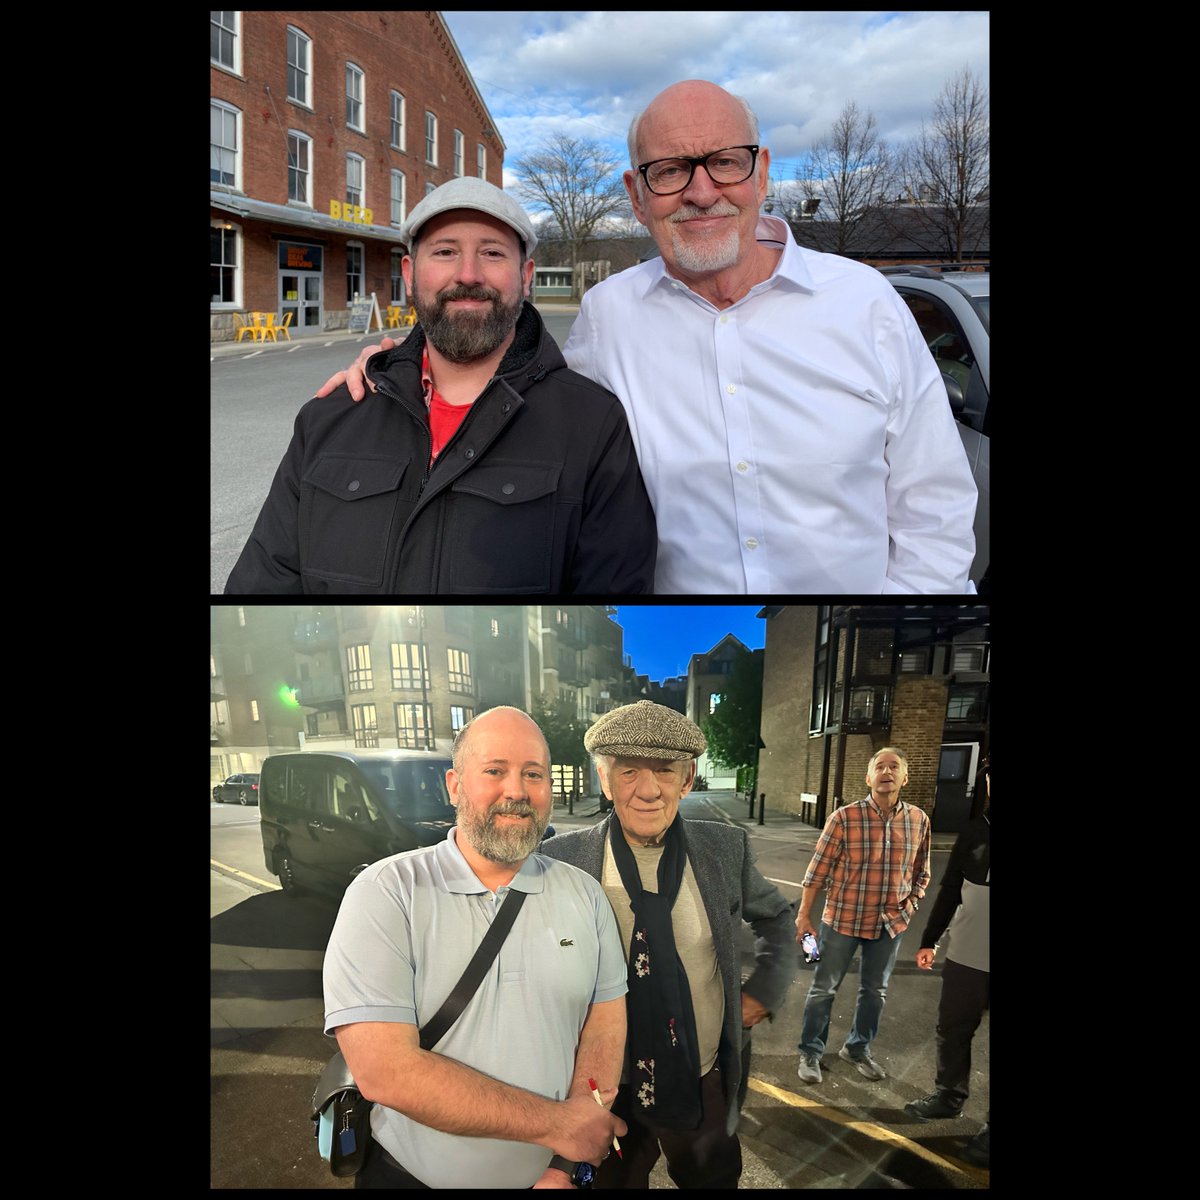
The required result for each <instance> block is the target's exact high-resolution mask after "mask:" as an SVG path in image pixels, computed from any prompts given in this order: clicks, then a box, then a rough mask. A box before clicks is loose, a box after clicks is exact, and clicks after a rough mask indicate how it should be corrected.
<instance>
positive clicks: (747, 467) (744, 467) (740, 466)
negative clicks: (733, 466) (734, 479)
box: [737, 462, 750, 471]
mask: <svg viewBox="0 0 1200 1200" xmlns="http://www.w3.org/2000/svg"><path fill="white" fill-rule="evenodd" d="M737 469H738V470H739V471H748V470H750V464H749V463H748V462H740V463H738V465H737Z"/></svg>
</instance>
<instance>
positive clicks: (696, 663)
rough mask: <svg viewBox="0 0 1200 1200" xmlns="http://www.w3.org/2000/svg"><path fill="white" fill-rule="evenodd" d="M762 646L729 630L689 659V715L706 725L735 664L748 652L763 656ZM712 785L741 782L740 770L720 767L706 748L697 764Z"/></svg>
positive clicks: (733, 785) (700, 723) (719, 786)
mask: <svg viewBox="0 0 1200 1200" xmlns="http://www.w3.org/2000/svg"><path fill="white" fill-rule="evenodd" d="M762 654H763V652H762V651H761V650H751V649H749V648H748V647H747V646H746V644H745V642H743V641H742V640H741V639H740V638H737V637H734V635H733V634H732V633H728V634H726V635H725V636H724V637H723V638H722V639H721V640H720V641H719V642H718V643H717V644H716V645H715V646H714V647H713V648H712V649H711V650H709V651H708V653H707V654H693V655H692V657H691V659H690V660H689V662H688V675H687V715H688V718H689V719H690V720H692V721H695V723H696V724H697V725H700V726H701V727H703V725H704V720H705V718H706V717H708V716H709V715H710V714H711V713H712V711H713V709H715V708H716V706H717V705H718V704H719V703H720V702H721V693H722V692H725V691H727V690H728V687H729V676H730V675H731V674H732V672H733V668H734V664H735V663H736V662H737V660H738V659H739V658H742V657H744V656H746V655H751V656H753V657H758V658H761V657H762ZM696 773H697V774H698V775H702V776H703V777H704V778H705V780H706V781H707V783H708V786H709V788H710V789H719V788H733V787H736V786H737V772H736V771H733V770H730V769H729V768H728V767H719V766H717V764H716V763H714V762H713V761H712V759H711V758H710V757H709V755H708V751H707V750H706V751H705V752H704V753H703V754H702V755H701V756H700V761H699V764H698V765H697V767H696Z"/></svg>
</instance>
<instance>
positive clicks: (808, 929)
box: [796, 746, 931, 1083]
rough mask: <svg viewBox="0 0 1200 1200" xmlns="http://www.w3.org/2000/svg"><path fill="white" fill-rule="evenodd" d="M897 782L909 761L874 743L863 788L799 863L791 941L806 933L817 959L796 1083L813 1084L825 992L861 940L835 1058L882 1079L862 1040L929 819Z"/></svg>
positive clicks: (898, 933) (915, 895) (872, 1024)
mask: <svg viewBox="0 0 1200 1200" xmlns="http://www.w3.org/2000/svg"><path fill="white" fill-rule="evenodd" d="M906 783H908V759H907V758H905V756H904V755H903V754H902V753H901V752H900V751H899V750H897V749H896V748H895V747H894V746H885V747H884V748H883V749H882V750H878V751H876V753H875V755H874V756H873V757H872V759H871V761H870V763H869V764H868V765H867V786H868V787H869V788H870V790H871V794H870V795H869V796H868V797H867V798H866V799H865V800H859V801H858V802H857V803H854V804H846V805H843V806H842V807H841V808H838V809H835V810H834V812H833V814H832V815H831V816H830V818H829V820H828V821H826V822H825V828H824V830H823V831H822V833H821V837H820V839H819V840H818V842H817V849H816V852H815V853H814V854H813V857H812V862H810V863H809V864H808V872H807V873H806V874H805V876H804V893H803V897H802V899H801V901H800V908H799V911H798V912H797V913H796V941H797V942H799V941H800V940H801V939H802V938H803V937H804V935H805V934H806V933H811V934H813V935H814V936H815V937H817V944H818V948H819V950H820V955H821V957H820V960H819V962H818V963H817V967H816V972H815V974H814V976H813V981H812V986H811V987H810V988H809V989H808V999H807V1000H806V1001H805V1002H804V1024H803V1026H802V1028H801V1031H800V1065H799V1066H798V1067H797V1069H796V1073H797V1075H799V1077H800V1079H801V1080H802V1081H803V1082H804V1083H820V1082H821V1055H822V1054H824V1053H825V1041H826V1039H827V1038H828V1037H829V1016H830V1013H831V1012H832V1011H833V998H834V996H835V995H836V994H837V990H838V988H839V987H840V986H841V982H842V980H843V979H844V978H845V976H846V972H847V971H848V970H849V968H850V962H851V960H852V959H853V958H854V954H855V952H856V951H857V950H858V948H859V947H860V946H861V947H862V960H861V963H860V966H859V986H858V1001H857V1003H856V1004H855V1006H854V1021H853V1023H852V1025H851V1031H850V1036H849V1037H848V1038H847V1039H846V1044H845V1045H844V1046H843V1047H842V1048H841V1050H839V1051H838V1058H843V1059H845V1060H846V1061H847V1062H852V1063H853V1064H854V1065H855V1066H856V1067H857V1068H858V1072H859V1074H860V1075H865V1076H866V1077H867V1078H868V1079H884V1078H886V1072H885V1071H884V1069H883V1068H882V1067H881V1066H880V1065H879V1064H878V1063H877V1062H876V1061H875V1059H874V1058H873V1057H872V1056H871V1042H872V1040H873V1039H874V1037H875V1035H876V1033H878V1032H879V1018H880V1017H881V1016H882V1015H883V1002H884V1000H885V999H886V997H887V985H888V979H889V978H890V977H891V974H892V968H893V967H894V966H895V964H896V954H897V952H898V951H899V949H900V939H901V937H902V935H903V933H904V931H905V930H906V929H907V928H908V923H909V921H910V920H911V919H912V916H913V913H915V912H916V910H917V901H918V900H921V899H923V898H924V896H925V889H926V888H927V887H928V886H929V835H930V828H931V827H930V823H929V818H928V817H927V816H926V815H925V813H923V812H922V811H921V810H920V809H919V808H916V807H914V806H913V805H911V804H906V803H904V801H902V800H901V799H900V789H901V788H902V787H904V785H905V784H906ZM826 886H828V888H829V896H828V898H827V900H826V902H825V911H824V913H823V914H822V916H821V928H820V932H819V934H818V931H817V928H816V926H815V925H814V924H813V922H812V915H811V914H812V908H813V903H814V902H815V900H816V898H817V894H818V893H819V892H820V891H822V890H823V889H824V888H825V887H826Z"/></svg>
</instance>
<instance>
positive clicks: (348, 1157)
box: [312, 888, 526, 1177]
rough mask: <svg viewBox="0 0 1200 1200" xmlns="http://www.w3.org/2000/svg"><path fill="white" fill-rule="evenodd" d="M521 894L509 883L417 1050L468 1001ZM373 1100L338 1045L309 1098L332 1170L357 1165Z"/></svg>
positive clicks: (352, 1169)
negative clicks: (365, 1094) (361, 1088)
mask: <svg viewBox="0 0 1200 1200" xmlns="http://www.w3.org/2000/svg"><path fill="white" fill-rule="evenodd" d="M525 895H526V893H525V892H522V891H518V890H517V889H516V888H509V892H508V895H507V896H506V897H505V900H504V903H503V904H502V905H501V906H500V911H499V912H498V913H497V914H496V918H495V920H494V921H492V923H491V926H490V927H489V928H488V931H487V933H486V934H484V938H483V941H482V942H480V943H479V949H478V950H476V951H475V954H474V956H473V957H472V959H471V961H470V962H469V963H468V964H467V969H466V970H465V971H464V972H463V973H462V978H461V979H460V980H459V981H458V983H457V984H455V986H454V991H452V992H451V993H450V995H449V996H447V997H446V1000H445V1003H443V1005H442V1007H441V1008H439V1009H438V1011H437V1012H436V1013H435V1014H434V1016H433V1017H432V1018H431V1019H430V1020H429V1021H427V1022H426V1023H425V1025H424V1026H423V1027H422V1029H421V1049H422V1050H428V1049H429V1048H430V1047H431V1046H434V1045H436V1044H437V1043H438V1042H439V1041H440V1040H441V1037H442V1035H443V1034H444V1033H445V1032H446V1030H447V1029H449V1028H450V1026H451V1025H453V1024H454V1022H455V1021H457V1020H458V1018H459V1016H460V1015H461V1014H462V1010H463V1009H464V1008H466V1006H467V1001H468V1000H470V999H471V997H472V996H473V995H474V994H475V991H476V989H477V988H478V987H479V985H480V983H481V982H482V981H483V977H484V975H486V974H487V969H488V967H490V966H491V965H492V960H493V959H494V958H495V957H496V955H497V954H498V953H499V951H500V945H501V943H502V942H503V941H504V939H505V938H506V937H507V936H508V931H509V930H510V929H511V928H512V925H513V922H514V921H515V920H516V919H517V913H518V912H520V911H521V905H522V904H524V903H525ZM372 1105H373V1102H372V1101H370V1100H367V1099H365V1098H364V1097H363V1094H362V1093H361V1092H360V1091H359V1090H358V1088H357V1087H356V1086H355V1083H354V1077H353V1076H352V1075H351V1074H350V1069H349V1067H347V1066H346V1060H345V1058H343V1057H342V1052H341V1051H340V1050H339V1051H338V1052H337V1053H336V1054H335V1055H334V1056H333V1057H332V1058H331V1059H330V1060H329V1063H328V1065H327V1066H326V1067H325V1070H324V1071H322V1072H321V1078H320V1080H319V1081H318V1083H317V1090H316V1091H315V1092H314V1093H313V1098H312V1120H313V1136H314V1137H315V1138H316V1139H317V1148H318V1149H319V1150H320V1152H321V1157H322V1158H324V1159H328V1161H329V1169H330V1171H332V1172H333V1174H334V1175H337V1176H339V1177H341V1176H346V1175H355V1174H357V1173H358V1170H359V1168H360V1167H361V1166H362V1164H363V1159H364V1158H365V1157H366V1153H367V1142H368V1140H369V1138H370V1136H371V1108H372Z"/></svg>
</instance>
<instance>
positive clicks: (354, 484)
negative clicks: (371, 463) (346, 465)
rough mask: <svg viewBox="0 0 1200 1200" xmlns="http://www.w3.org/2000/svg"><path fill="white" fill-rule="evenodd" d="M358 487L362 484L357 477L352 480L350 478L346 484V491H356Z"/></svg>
mask: <svg viewBox="0 0 1200 1200" xmlns="http://www.w3.org/2000/svg"><path fill="white" fill-rule="evenodd" d="M360 487H362V484H361V483H359V481H358V480H357V479H352V480H350V482H349V484H348V485H347V486H346V491H348V492H357V491H358V489H359V488H360Z"/></svg>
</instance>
